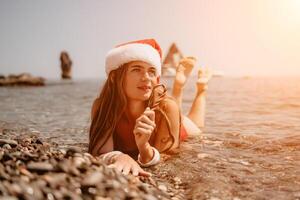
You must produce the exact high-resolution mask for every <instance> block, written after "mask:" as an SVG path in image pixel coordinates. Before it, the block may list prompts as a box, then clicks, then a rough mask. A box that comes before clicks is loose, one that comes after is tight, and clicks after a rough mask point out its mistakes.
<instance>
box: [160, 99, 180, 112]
mask: <svg viewBox="0 0 300 200" xmlns="http://www.w3.org/2000/svg"><path fill="white" fill-rule="evenodd" d="M160 107H161V108H162V109H163V110H165V111H171V110H174V111H178V110H179V106H178V104H177V102H176V100H175V99H174V98H173V97H171V96H168V95H167V96H166V97H165V98H163V100H162V101H161V102H160Z"/></svg>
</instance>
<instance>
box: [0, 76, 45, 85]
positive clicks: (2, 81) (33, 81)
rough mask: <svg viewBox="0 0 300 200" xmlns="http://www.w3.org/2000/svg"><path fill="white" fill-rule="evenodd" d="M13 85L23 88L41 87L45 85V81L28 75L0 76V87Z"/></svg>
mask: <svg viewBox="0 0 300 200" xmlns="http://www.w3.org/2000/svg"><path fill="white" fill-rule="evenodd" d="M15 85H25V86H42V85H45V79H44V78H42V77H35V76H32V75H31V74H29V73H22V74H18V75H15V74H11V75H8V76H7V77H5V76H3V75H1V76H0V86H15Z"/></svg>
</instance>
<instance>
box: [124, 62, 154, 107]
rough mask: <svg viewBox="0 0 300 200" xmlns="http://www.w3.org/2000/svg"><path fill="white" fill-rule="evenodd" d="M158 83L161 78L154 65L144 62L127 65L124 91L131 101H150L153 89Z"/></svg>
mask: <svg viewBox="0 0 300 200" xmlns="http://www.w3.org/2000/svg"><path fill="white" fill-rule="evenodd" d="M158 82H159V76H158V75H157V71H156V69H155V68H154V67H153V66H152V65H150V64H148V63H146V62H142V61H134V62H130V63H128V64H127V71H126V74H125V82H124V89H125V94H126V96H127V98H128V99H129V100H137V101H146V100H148V99H149V97H150V95H151V92H152V89H153V87H154V86H155V85H156V84H158Z"/></svg>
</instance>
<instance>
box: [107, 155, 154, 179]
mask: <svg viewBox="0 0 300 200" xmlns="http://www.w3.org/2000/svg"><path fill="white" fill-rule="evenodd" d="M109 167H112V168H115V169H117V170H118V171H120V172H122V173H123V174H124V175H128V174H129V173H130V172H131V173H132V174H133V175H134V176H138V175H140V176H146V177H149V176H151V173H149V172H146V171H144V170H143V169H142V168H141V167H140V165H139V164H138V163H137V162H136V161H135V160H133V159H132V158H131V157H130V156H129V155H127V154H124V153H122V154H120V155H118V156H116V157H115V160H114V163H113V164H111V165H109Z"/></svg>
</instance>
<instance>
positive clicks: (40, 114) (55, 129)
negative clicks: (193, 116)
mask: <svg viewBox="0 0 300 200" xmlns="http://www.w3.org/2000/svg"><path fill="white" fill-rule="evenodd" d="M162 81H163V82H164V83H165V84H166V85H167V86H168V87H169V88H170V86H171V85H172V82H171V79H164V80H162ZM195 81H196V80H195V78H191V79H190V80H189V81H188V83H187V85H186V87H185V95H184V99H183V109H182V110H183V112H184V113H187V112H188V109H189V107H190V105H191V103H192V101H193V96H194V93H195ZM100 85H101V82H100V81H96V80H89V81H64V82H62V81H49V82H48V85H47V86H46V87H6V88H0V113H1V114H0V133H1V131H2V134H6V135H9V134H20V133H36V134H40V136H42V137H45V138H49V139H51V140H52V141H55V142H58V143H59V144H61V145H70V144H72V145H73V144H75V145H80V144H82V145H83V146H86V144H87V142H88V126H89V123H90V108H91V104H92V101H93V99H94V98H95V97H96V96H97V93H98V91H99V89H100ZM183 149H185V150H183V152H182V153H181V154H180V155H177V156H175V160H174V161H173V162H171V164H170V163H166V164H165V167H166V169H170V171H169V173H170V176H179V177H180V178H182V179H183V181H184V182H186V184H187V195H188V196H189V197H190V198H194V199H209V198H220V199H233V198H236V199H238V198H240V199H300V78H248V79H242V78H213V79H212V80H211V82H210V84H209V90H208V93H207V110H206V127H205V129H204V133H203V134H202V136H201V137H200V138H194V139H190V140H188V141H187V142H186V143H184V144H183ZM177 158H179V159H177ZM184 169H190V170H184ZM179 172H180V173H179Z"/></svg>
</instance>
